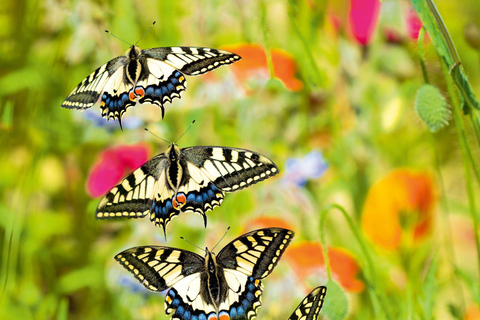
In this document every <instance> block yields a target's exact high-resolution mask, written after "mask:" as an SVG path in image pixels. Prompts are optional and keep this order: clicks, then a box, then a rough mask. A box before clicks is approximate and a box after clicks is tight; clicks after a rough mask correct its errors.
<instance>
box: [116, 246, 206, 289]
mask: <svg viewBox="0 0 480 320" xmlns="http://www.w3.org/2000/svg"><path fill="white" fill-rule="evenodd" d="M115 260H117V261H118V262H119V263H120V264H121V265H122V266H123V267H125V269H127V270H129V271H130V272H131V273H133V275H134V276H135V278H137V280H138V281H140V282H141V283H142V284H143V285H144V286H145V288H147V289H148V290H151V291H163V290H165V289H168V288H169V287H172V286H174V285H175V284H176V283H177V282H179V281H181V280H182V279H185V278H186V277H189V276H191V275H198V272H199V271H200V270H201V269H202V268H203V266H204V263H205V261H204V259H203V258H202V257H200V256H199V255H198V254H196V253H193V252H190V251H185V250H180V249H174V248H170V247H160V246H144V247H135V248H130V249H128V250H125V251H123V252H121V253H119V254H117V255H116V256H115ZM193 278H194V277H192V279H193Z"/></svg>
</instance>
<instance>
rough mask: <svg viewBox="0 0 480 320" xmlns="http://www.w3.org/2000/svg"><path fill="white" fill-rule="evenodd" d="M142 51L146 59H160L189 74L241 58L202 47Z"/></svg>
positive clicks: (195, 73)
mask: <svg viewBox="0 0 480 320" xmlns="http://www.w3.org/2000/svg"><path fill="white" fill-rule="evenodd" d="M142 52H143V53H144V54H145V56H146V57H147V59H154V60H158V61H162V62H164V63H166V64H168V65H170V66H172V67H174V68H175V69H176V70H178V71H180V72H182V73H184V74H186V75H189V76H196V75H200V74H204V73H206V72H208V71H211V70H213V69H216V68H218V67H220V66H222V65H226V64H232V63H234V62H235V61H238V60H240V59H241V58H240V56H238V55H236V54H234V53H231V52H229V51H225V50H218V49H212V48H204V47H161V48H152V49H145V50H143V51H142Z"/></svg>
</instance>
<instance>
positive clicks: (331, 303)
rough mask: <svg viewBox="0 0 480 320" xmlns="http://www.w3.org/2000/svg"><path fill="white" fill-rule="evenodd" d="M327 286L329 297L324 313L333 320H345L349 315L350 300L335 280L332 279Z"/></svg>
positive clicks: (327, 297) (326, 298) (326, 300)
mask: <svg viewBox="0 0 480 320" xmlns="http://www.w3.org/2000/svg"><path fill="white" fill-rule="evenodd" d="M326 286H327V295H326V296H325V304H324V306H323V309H322V313H323V314H324V315H326V316H327V317H328V318H329V319H331V320H342V319H345V318H346V317H347V313H348V300H347V296H346V295H345V292H344V291H343V289H342V288H341V287H340V285H339V284H338V283H337V282H335V280H333V279H330V280H329V281H328V282H327V284H326Z"/></svg>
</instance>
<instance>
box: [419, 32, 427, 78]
mask: <svg viewBox="0 0 480 320" xmlns="http://www.w3.org/2000/svg"><path fill="white" fill-rule="evenodd" d="M424 37H425V27H422V29H420V33H419V34H418V57H419V59H420V66H421V67H422V74H423V80H424V81H425V83H430V79H428V72H427V67H426V66H425V52H424V50H423V39H424Z"/></svg>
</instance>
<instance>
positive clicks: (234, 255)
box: [217, 228, 294, 319]
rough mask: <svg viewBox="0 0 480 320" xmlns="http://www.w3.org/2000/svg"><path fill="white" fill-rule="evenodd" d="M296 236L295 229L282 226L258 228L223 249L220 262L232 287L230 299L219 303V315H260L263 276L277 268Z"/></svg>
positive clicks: (244, 316) (245, 316) (218, 260)
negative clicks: (258, 313) (282, 227)
mask: <svg viewBox="0 0 480 320" xmlns="http://www.w3.org/2000/svg"><path fill="white" fill-rule="evenodd" d="M293 236H294V232H293V231H291V230H287V229H281V228H266V229H260V230H255V231H252V232H249V233H246V234H244V235H242V236H241V237H238V238H237V239H235V240H233V241H232V242H230V243H229V244H228V245H226V246H225V247H224V248H223V249H222V250H221V251H220V253H219V254H218V257H217V262H218V264H219V265H220V266H221V267H222V268H223V269H224V271H225V279H226V282H227V285H228V288H229V289H228V295H227V299H226V300H225V301H224V302H222V303H221V304H220V306H219V310H220V312H219V315H221V314H222V313H224V314H225V315H228V316H229V317H230V318H231V319H237V318H238V319H253V318H255V317H256V315H257V312H258V309H259V308H260V306H261V304H262V303H261V294H262V292H263V285H262V283H261V281H260V279H263V278H265V277H267V276H268V275H269V274H270V273H271V272H272V271H273V269H274V268H275V266H276V265H277V263H278V261H279V259H280V258H281V256H282V254H283V252H284V251H285V249H286V247H287V246H288V244H289V243H290V241H291V240H292V238H293ZM226 319H228V318H226Z"/></svg>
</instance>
